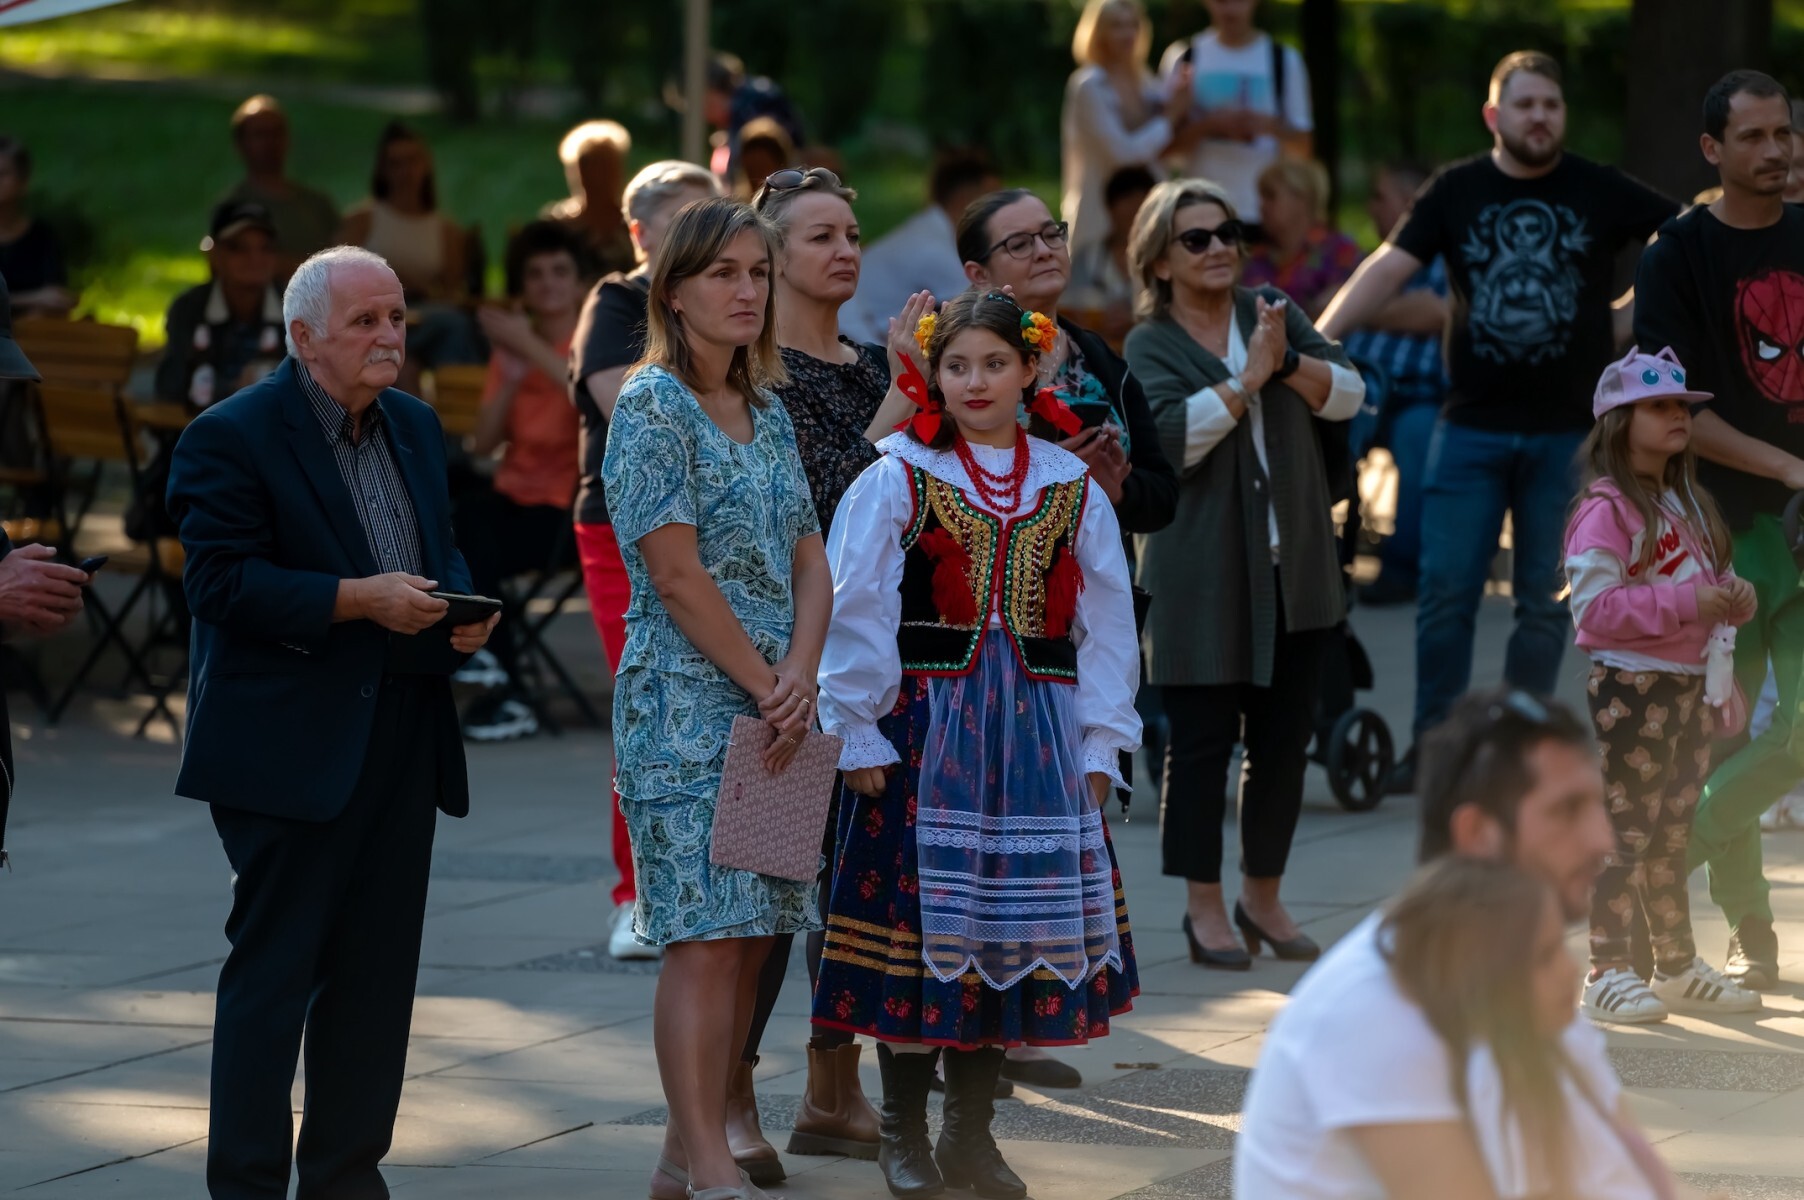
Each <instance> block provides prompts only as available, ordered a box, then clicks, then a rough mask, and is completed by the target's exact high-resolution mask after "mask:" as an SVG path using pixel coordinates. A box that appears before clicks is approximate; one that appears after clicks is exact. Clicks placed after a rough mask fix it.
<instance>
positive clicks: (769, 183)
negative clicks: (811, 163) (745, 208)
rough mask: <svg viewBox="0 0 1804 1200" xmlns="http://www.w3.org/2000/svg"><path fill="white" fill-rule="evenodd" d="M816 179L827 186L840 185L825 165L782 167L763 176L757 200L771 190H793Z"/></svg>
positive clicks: (806, 185)
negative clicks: (762, 184) (762, 183)
mask: <svg viewBox="0 0 1804 1200" xmlns="http://www.w3.org/2000/svg"><path fill="white" fill-rule="evenodd" d="M817 179H818V180H820V181H821V183H822V184H823V185H824V186H826V187H828V188H836V187H839V186H840V182H839V176H837V175H835V174H834V173H833V172H831V171H829V170H828V169H827V168H825V167H784V168H783V169H782V170H781V171H772V172H771V173H770V174H769V175H766V176H765V177H764V186H763V187H761V188H759V189H758V201H759V202H760V203H762V202H763V200H764V198H765V196H767V195H769V194H770V193H772V192H793V191H795V190H796V189H797V188H805V187H808V186H810V185H811V184H812V183H813V182H814V181H815V180H817ZM756 206H757V205H754V206H753V207H756Z"/></svg>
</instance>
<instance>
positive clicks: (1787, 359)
mask: <svg viewBox="0 0 1804 1200" xmlns="http://www.w3.org/2000/svg"><path fill="white" fill-rule="evenodd" d="M1635 342H1636V344H1638V345H1639V346H1641V348H1642V349H1644V350H1649V351H1650V352H1652V351H1658V350H1659V349H1660V348H1661V347H1663V346H1670V347H1672V350H1673V353H1674V354H1676V355H1678V357H1679V361H1680V362H1682V363H1684V364H1685V369H1686V373H1687V375H1688V377H1689V381H1690V384H1691V386H1692V387H1694V388H1696V389H1697V390H1699V391H1702V392H1709V393H1710V394H1711V395H1712V397H1713V399H1712V400H1711V401H1710V404H1709V409H1710V411H1711V412H1712V413H1714V414H1716V415H1717V416H1718V417H1720V418H1721V419H1722V420H1723V421H1724V422H1726V423H1727V424H1728V425H1729V426H1730V427H1731V428H1733V429H1734V430H1735V431H1736V432H1738V433H1742V434H1745V435H1747V436H1748V437H1751V438H1755V439H1757V440H1759V441H1762V442H1765V443H1766V444H1768V445H1770V446H1776V447H1778V448H1779V449H1781V450H1784V451H1785V452H1787V453H1788V454H1793V455H1797V456H1799V457H1804V209H1801V208H1799V207H1797V206H1795V205H1790V204H1787V205H1785V206H1784V208H1783V210H1782V212H1781V214H1780V217H1779V220H1778V221H1776V222H1774V223H1773V224H1770V225H1766V226H1763V227H1760V228H1755V229H1742V228H1739V227H1736V226H1732V225H1729V224H1726V223H1725V222H1723V221H1722V220H1720V219H1718V218H1717V217H1716V215H1715V214H1714V213H1712V212H1711V210H1710V209H1709V207H1707V206H1700V207H1698V208H1694V209H1692V210H1691V211H1689V212H1687V213H1686V214H1685V215H1684V216H1682V217H1678V218H1676V219H1674V220H1672V221H1669V222H1667V224H1666V225H1665V226H1664V227H1663V228H1662V229H1661V230H1660V235H1659V237H1658V238H1657V239H1656V240H1655V241H1654V243H1653V244H1652V245H1651V246H1649V247H1648V248H1647V250H1646V252H1645V253H1643V254H1642V256H1641V265H1640V269H1639V270H1637V271H1636V273H1635ZM1698 474H1699V476H1700V478H1701V479H1702V480H1703V483H1704V486H1705V487H1706V488H1708V489H1709V490H1710V491H1711V492H1712V493H1713V494H1714V495H1715V496H1716V499H1717V502H1718V503H1719V504H1720V505H1721V506H1722V509H1723V515H1724V516H1725V517H1726V518H1728V521H1729V526H1730V528H1731V529H1733V530H1735V531H1736V532H1738V533H1739V532H1741V531H1744V530H1747V529H1749V528H1751V527H1752V525H1753V522H1754V521H1755V520H1756V518H1758V517H1760V516H1762V515H1765V516H1768V517H1773V518H1777V517H1778V516H1779V514H1780V513H1782V512H1784V511H1785V505H1786V503H1787V501H1789V500H1790V499H1791V489H1790V488H1788V487H1786V486H1785V484H1784V483H1783V482H1782V481H1780V480H1776V479H1766V478H1762V477H1760V476H1756V475H1751V474H1749V473H1747V472H1745V471H1737V470H1735V469H1733V468H1731V467H1727V466H1724V465H1722V464H1720V463H1715V462H1711V461H1709V460H1708V459H1704V460H1703V461H1700V462H1699V464H1698Z"/></svg>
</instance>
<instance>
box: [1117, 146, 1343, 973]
mask: <svg viewBox="0 0 1804 1200" xmlns="http://www.w3.org/2000/svg"><path fill="white" fill-rule="evenodd" d="M1244 237H1245V226H1244V225H1242V224H1241V222H1240V221H1239V220H1238V218H1237V217H1236V215H1235V212H1234V206H1233V203H1232V202H1231V201H1230V200H1229V199H1228V198H1227V196H1226V194H1225V193H1223V192H1222V191H1221V190H1220V189H1219V188H1217V187H1216V186H1215V185H1213V184H1210V183H1206V182H1204V181H1202V180H1195V179H1191V180H1183V181H1174V182H1169V183H1161V184H1159V185H1158V186H1157V187H1156V188H1154V189H1153V191H1152V194H1151V195H1150V196H1148V197H1147V201H1146V205H1145V206H1144V207H1143V208H1142V209H1141V210H1140V215H1139V216H1138V217H1137V218H1136V219H1135V221H1134V228H1133V232H1132V234H1131V236H1130V240H1129V260H1130V262H1131V264H1132V266H1133V269H1134V275H1135V277H1136V279H1137V281H1138V284H1139V288H1140V309H1141V312H1142V315H1143V317H1144V320H1143V321H1142V322H1141V324H1140V325H1139V326H1138V327H1137V328H1136V329H1135V330H1134V331H1133V332H1132V333H1130V334H1129V335H1128V339H1127V346H1126V350H1127V359H1128V363H1129V364H1130V366H1131V367H1132V368H1133V371H1134V374H1135V376H1136V377H1138V378H1139V380H1140V382H1141V383H1142V385H1143V386H1144V387H1145V388H1146V397H1147V400H1148V401H1149V402H1150V403H1151V405H1152V410H1153V416H1154V419H1155V421H1156V422H1157V426H1158V437H1159V439H1160V441H1161V442H1162V443H1163V445H1164V447H1165V452H1166V453H1167V454H1168V455H1170V456H1171V458H1172V459H1173V460H1174V461H1175V462H1177V463H1178V464H1179V470H1180V471H1181V472H1182V474H1183V483H1182V485H1181V486H1180V489H1179V495H1178V515H1177V520H1176V521H1174V522H1173V523H1172V524H1171V526H1170V527H1169V528H1167V529H1165V530H1163V531H1161V532H1159V533H1155V534H1153V535H1152V536H1150V537H1147V538H1142V539H1141V542H1140V580H1141V583H1142V585H1143V586H1145V587H1147V588H1148V589H1150V590H1151V591H1152V592H1153V594H1154V595H1155V596H1157V595H1172V596H1182V597H1184V598H1185V600H1186V603H1185V604H1183V605H1181V606H1180V605H1166V606H1164V607H1161V606H1159V605H1156V604H1155V605H1154V606H1153V609H1152V613H1151V615H1150V618H1149V620H1148V622H1147V658H1148V661H1149V663H1150V665H1151V680H1152V682H1153V683H1154V684H1156V685H1158V686H1159V687H1160V689H1161V694H1162V696H1163V697H1164V701H1165V712H1166V716H1167V718H1168V719H1169V720H1170V722H1171V746H1170V752H1169V756H1168V758H1167V766H1166V772H1165V789H1164V814H1165V818H1164V829H1163V831H1162V841H1163V848H1164V849H1163V855H1164V869H1165V874H1167V875H1177V876H1181V877H1183V878H1184V879H1186V880H1187V881H1188V884H1189V896H1188V903H1187V905H1186V913H1185V916H1184V921H1183V926H1184V932H1185V934H1186V936H1187V937H1188V939H1189V942H1190V957H1191V961H1192V962H1196V963H1200V964H1202V965H1204V966H1209V967H1218V968H1225V969H1229V970H1246V969H1247V968H1248V967H1250V966H1251V965H1252V960H1251V957H1250V955H1249V951H1251V952H1252V953H1257V952H1258V950H1259V947H1260V944H1261V943H1269V944H1270V945H1271V947H1272V951H1273V953H1274V954H1276V955H1277V956H1278V957H1279V958H1285V959H1305V960H1307V959H1313V958H1315V957H1316V956H1317V954H1318V953H1319V952H1320V951H1319V949H1318V947H1317V946H1316V944H1315V943H1314V942H1313V941H1311V940H1310V939H1309V938H1308V937H1306V936H1305V935H1304V934H1303V933H1302V932H1301V931H1300V930H1299V929H1298V928H1297V926H1296V922H1294V921H1293V920H1292V919H1291V917H1290V914H1289V913H1287V912H1286V911H1285V910H1284V906H1283V904H1282V903H1280V901H1279V899H1278V886H1279V884H1280V882H1281V881H1282V878H1283V875H1284V868H1285V864H1286V861H1287V859H1288V857H1289V854H1290V843H1291V838H1292V836H1293V835H1294V834H1295V832H1296V824H1297V816H1298V814H1299V812H1300V811H1301V808H1302V803H1303V771H1304V768H1305V767H1306V766H1307V765H1308V760H1307V758H1306V757H1305V752H1306V751H1307V750H1308V747H1309V740H1310V738H1311V736H1312V735H1313V732H1314V712H1315V703H1316V694H1317V691H1318V686H1319V674H1318V670H1319V663H1320V660H1321V656H1322V654H1323V652H1324V650H1325V646H1324V640H1325V637H1326V634H1327V631H1328V630H1330V629H1332V628H1333V627H1334V626H1336V625H1338V624H1339V623H1340V622H1341V621H1342V620H1344V619H1345V617H1346V601H1345V598H1344V596H1343V594H1342V590H1341V588H1342V581H1341V569H1340V559H1339V555H1338V551H1337V548H1336V545H1335V540H1334V523H1333V519H1332V517H1331V515H1330V512H1329V510H1330V508H1331V507H1332V505H1333V500H1332V497H1331V495H1330V490H1329V484H1328V467H1327V460H1326V458H1325V456H1324V454H1323V449H1322V443H1321V441H1320V439H1319V427H1318V425H1317V423H1318V422H1321V421H1346V420H1349V419H1351V418H1352V416H1353V414H1354V413H1356V412H1358V411H1359V405H1360V402H1361V400H1362V399H1363V398H1364V396H1365V385H1364V383H1363V382H1361V380H1360V377H1359V373H1358V372H1357V371H1355V370H1354V369H1353V368H1352V366H1351V365H1350V364H1349V363H1348V361H1347V356H1346V354H1345V353H1343V352H1342V350H1341V348H1340V346H1339V345H1338V344H1336V343H1334V342H1330V341H1328V340H1327V339H1326V338H1324V337H1322V335H1321V334H1319V333H1317V332H1316V329H1315V326H1313V325H1312V324H1310V322H1309V318H1308V317H1306V316H1304V315H1303V313H1302V311H1301V310H1300V309H1299V308H1297V306H1296V305H1295V304H1292V303H1291V302H1290V300H1289V298H1288V297H1286V296H1285V295H1284V293H1282V292H1280V291H1278V290H1276V289H1275V288H1260V289H1257V290H1253V289H1249V288H1244V287H1241V286H1239V278H1240V270H1241V266H1242V263H1243V255H1244V246H1243V240H1244ZM1243 723H1244V734H1243V733H1242V726H1243ZM1236 742H1239V743H1241V744H1242V746H1243V748H1244V750H1245V759H1244V765H1243V767H1242V771H1241V783H1240V819H1239V827H1240V841H1241V875H1242V885H1241V897H1240V899H1239V901H1237V902H1236V904H1235V906H1234V923H1233V924H1230V923H1229V920H1228V914H1227V910H1226V908H1225V907H1224V904H1223V900H1222V888H1221V856H1222V817H1223V814H1224V812H1225V809H1226V805H1227V783H1228V764H1229V762H1230V760H1231V759H1232V757H1233V753H1234V746H1235V743H1236ZM1236 925H1237V926H1239V928H1240V930H1241V932H1242V933H1243V934H1244V935H1245V937H1246V946H1245V947H1243V946H1242V945H1241V944H1240V942H1239V941H1238V940H1237V939H1236V938H1235V936H1234V929H1235V926H1236Z"/></svg>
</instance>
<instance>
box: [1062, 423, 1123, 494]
mask: <svg viewBox="0 0 1804 1200" xmlns="http://www.w3.org/2000/svg"><path fill="white" fill-rule="evenodd" d="M1059 445H1060V446H1061V447H1062V448H1064V449H1066V450H1069V451H1071V453H1073V454H1075V455H1077V457H1079V458H1081V459H1083V460H1084V465H1085V466H1087V467H1089V468H1090V477H1091V478H1092V479H1094V480H1096V486H1097V487H1100V488H1101V489H1102V490H1103V494H1104V495H1106V496H1108V498H1109V503H1110V504H1120V503H1121V484H1122V481H1124V480H1125V479H1127V477H1128V472H1129V471H1131V470H1133V467H1132V465H1130V464H1129V462H1128V457H1127V453H1126V452H1125V451H1124V450H1122V448H1121V430H1119V429H1117V428H1115V426H1113V425H1095V426H1092V427H1091V428H1089V429H1085V430H1082V431H1081V432H1078V433H1075V434H1072V435H1071V436H1070V437H1068V438H1066V439H1065V440H1064V441H1062V442H1060V443H1059Z"/></svg>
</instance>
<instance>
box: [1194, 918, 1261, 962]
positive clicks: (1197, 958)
mask: <svg viewBox="0 0 1804 1200" xmlns="http://www.w3.org/2000/svg"><path fill="white" fill-rule="evenodd" d="M1184 940H1185V941H1187V942H1189V943H1190V961H1191V962H1193V963H1196V964H1197V965H1198V966H1203V967H1214V968H1215V969H1216V970H1218V971H1250V970H1252V969H1253V956H1252V955H1250V954H1248V953H1247V952H1246V951H1245V950H1243V949H1241V948H1240V947H1239V946H1235V947H1234V948H1233V949H1231V950H1211V949H1209V947H1207V946H1205V945H1203V944H1202V943H1201V942H1199V941H1197V940H1196V930H1195V929H1194V928H1192V927H1191V924H1190V914H1189V913H1185V914H1184Z"/></svg>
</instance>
